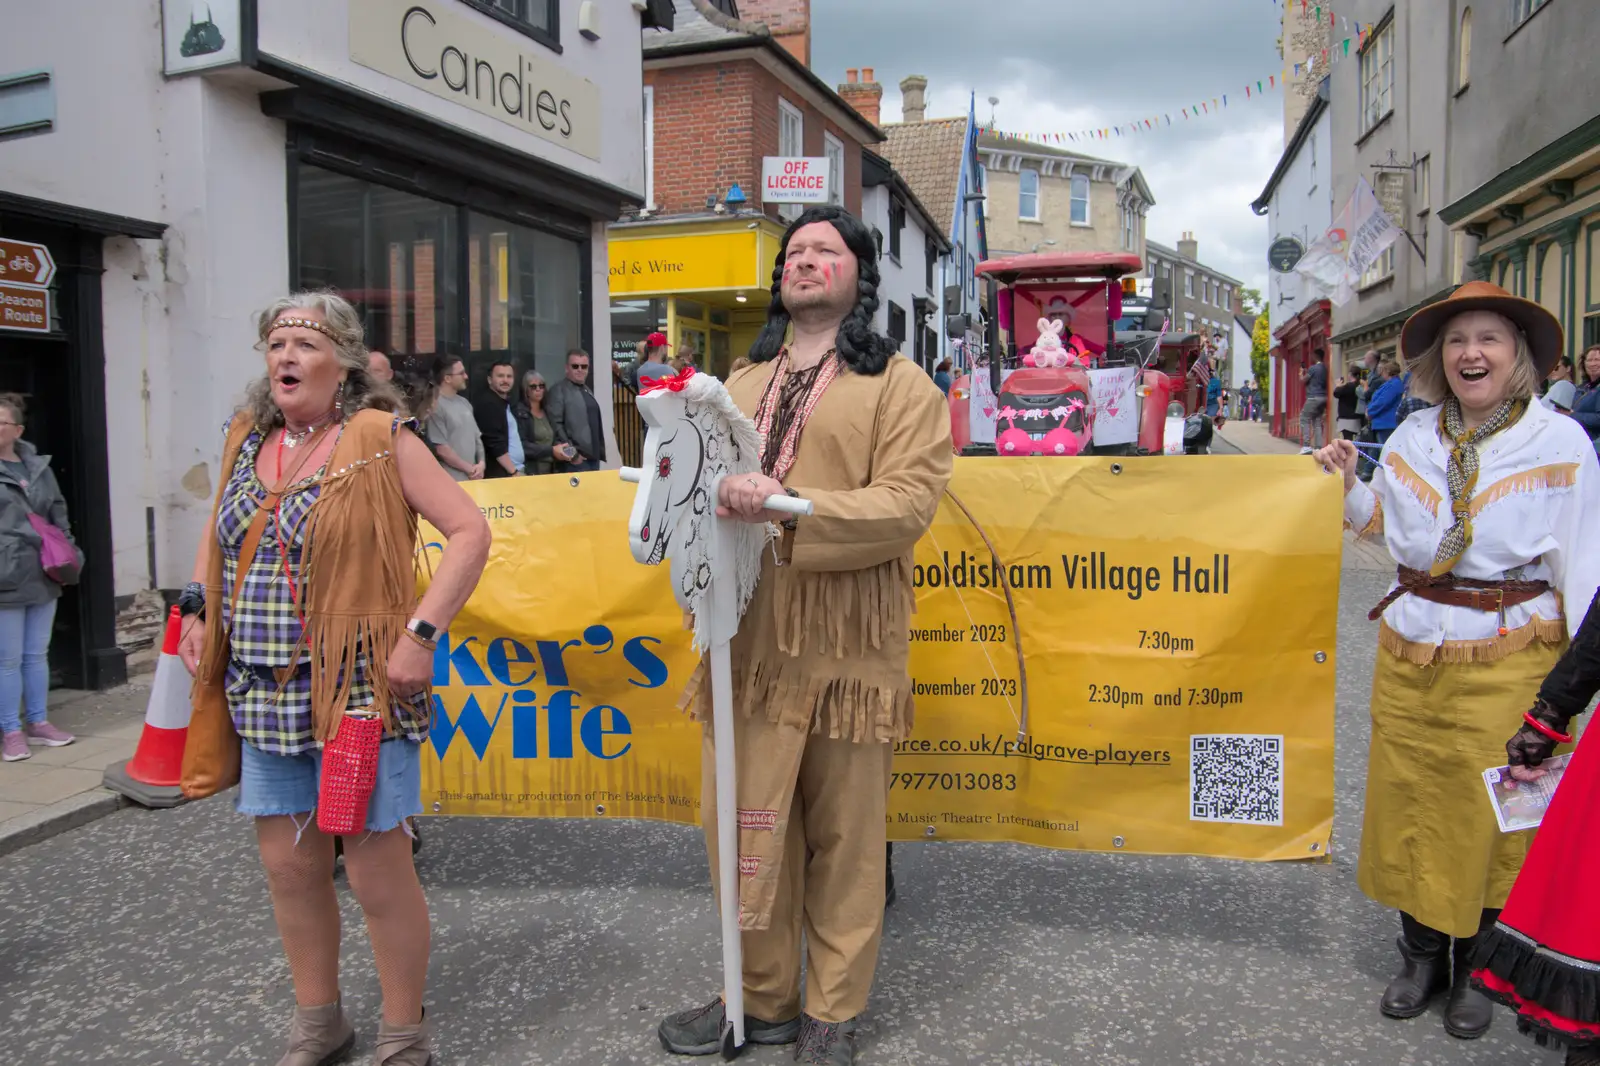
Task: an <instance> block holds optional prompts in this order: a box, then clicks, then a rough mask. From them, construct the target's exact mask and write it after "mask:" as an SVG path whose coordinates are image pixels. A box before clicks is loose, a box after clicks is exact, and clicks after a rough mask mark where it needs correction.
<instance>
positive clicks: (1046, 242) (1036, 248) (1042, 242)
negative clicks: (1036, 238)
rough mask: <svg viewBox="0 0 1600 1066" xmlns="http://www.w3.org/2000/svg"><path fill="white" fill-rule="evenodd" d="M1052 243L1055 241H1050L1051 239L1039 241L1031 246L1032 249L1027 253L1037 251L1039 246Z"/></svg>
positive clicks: (1030, 253)
mask: <svg viewBox="0 0 1600 1066" xmlns="http://www.w3.org/2000/svg"><path fill="white" fill-rule="evenodd" d="M1054 243H1056V242H1055V241H1051V240H1044V241H1040V242H1039V243H1038V244H1036V245H1034V246H1033V251H1030V252H1029V253H1028V254H1029V255H1032V254H1033V252H1037V251H1038V250H1039V249H1040V248H1043V247H1045V246H1047V245H1051V244H1054Z"/></svg>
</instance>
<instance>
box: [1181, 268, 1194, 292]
mask: <svg viewBox="0 0 1600 1066" xmlns="http://www.w3.org/2000/svg"><path fill="white" fill-rule="evenodd" d="M1183 296H1184V299H1187V300H1192V299H1194V271H1192V270H1190V269H1189V268H1188V267H1185V268H1184V270H1183Z"/></svg>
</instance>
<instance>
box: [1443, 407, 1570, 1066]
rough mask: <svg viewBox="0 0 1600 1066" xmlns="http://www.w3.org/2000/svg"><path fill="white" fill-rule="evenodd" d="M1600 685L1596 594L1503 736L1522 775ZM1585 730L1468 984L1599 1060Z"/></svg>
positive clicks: (1548, 751)
mask: <svg viewBox="0 0 1600 1066" xmlns="http://www.w3.org/2000/svg"><path fill="white" fill-rule="evenodd" d="M1557 384H1561V383H1560V382H1558V383H1557ZM1597 692H1600V596H1597V597H1596V598H1595V600H1593V601H1592V602H1591V603H1590V604H1589V610H1588V613H1586V614H1585V615H1584V618H1583V624H1582V625H1581V626H1579V627H1578V633H1577V636H1575V637H1574V638H1573V640H1572V644H1571V646H1570V647H1568V648H1567V652H1566V654H1565V655H1563V656H1562V657H1561V661H1560V662H1558V663H1556V666H1555V669H1553V670H1551V671H1550V673H1549V675H1548V676H1547V677H1546V678H1545V679H1544V683H1543V684H1541V685H1540V686H1539V694H1538V696H1537V698H1536V699H1535V700H1534V701H1533V706H1532V707H1531V708H1529V709H1528V710H1527V711H1525V712H1523V718H1522V726H1521V728H1519V729H1518V730H1517V731H1516V733H1514V734H1513V735H1512V737H1511V739H1510V740H1509V741H1507V742H1506V762H1507V764H1508V765H1509V766H1510V768H1511V776H1512V778H1513V779H1514V781H1515V782H1516V783H1519V784H1520V783H1521V782H1528V781H1536V780H1538V779H1539V778H1541V777H1543V776H1544V775H1545V774H1546V773H1547V772H1548V771H1547V770H1546V768H1545V767H1544V765H1543V764H1544V762H1545V760H1546V759H1549V758H1550V757H1551V756H1552V755H1554V754H1555V753H1556V750H1557V746H1558V745H1566V744H1571V743H1572V736H1571V724H1572V720H1573V719H1574V718H1576V717H1577V716H1578V715H1580V714H1582V713H1584V711H1586V710H1588V709H1589V704H1590V703H1591V702H1593V700H1594V697H1595V694H1596V693H1597ZM1590 732H1592V730H1591V731H1590ZM1588 735H1589V734H1587V733H1586V734H1585V738H1586V739H1585V740H1584V741H1583V742H1582V743H1580V744H1579V745H1578V749H1577V751H1576V752H1574V753H1573V756H1572V759H1571V761H1570V762H1569V763H1568V764H1567V768H1566V771H1565V772H1564V773H1563V774H1562V777H1561V781H1560V783H1559V784H1560V787H1559V788H1557V789H1556V792H1555V796H1554V797H1553V798H1552V799H1551V801H1550V806H1549V809H1548V810H1547V811H1546V812H1545V815H1544V820H1543V822H1542V823H1541V824H1540V826H1539V830H1538V833H1537V835H1536V836H1535V837H1534V840H1533V846H1532V847H1530V848H1529V849H1528V858H1527V861H1526V862H1524V863H1523V865H1522V872H1521V873H1520V874H1518V875H1517V883H1516V885H1515V886H1514V887H1513V888H1512V890H1511V898H1510V899H1508V900H1507V901H1506V906H1505V910H1503V911H1502V912H1501V914H1500V919H1499V921H1497V922H1496V923H1495V924H1494V928H1492V929H1490V930H1489V931H1488V932H1486V933H1485V934H1484V936H1483V938H1482V940H1481V942H1480V943H1479V944H1478V948H1477V951H1476V952H1475V953H1474V955H1473V959H1472V965H1473V966H1474V967H1475V968H1476V969H1475V970H1474V972H1473V975H1472V983H1473V984H1474V985H1475V986H1476V987H1478V988H1479V989H1481V990H1483V991H1484V992H1486V993H1488V994H1489V995H1490V996H1492V997H1493V998H1495V999H1497V1000H1499V1001H1500V1002H1501V1003H1504V1004H1505V1005H1506V1006H1508V1007H1510V1008H1511V1009H1512V1010H1514V1011H1516V1012H1517V1028H1518V1029H1520V1030H1522V1031H1523V1032H1524V1033H1528V1034H1530V1035H1532V1036H1533V1037H1534V1039H1535V1040H1537V1041H1538V1042H1539V1043H1540V1044H1543V1045H1547V1046H1548V1045H1551V1044H1555V1045H1563V1046H1565V1047H1566V1048H1567V1057H1566V1066H1600V932H1597V927H1596V925H1595V922H1594V915H1595V913H1596V910H1597V908H1596V905H1595V904H1594V902H1592V899H1593V897H1592V894H1591V892H1590V887H1591V886H1592V885H1593V884H1594V883H1595V881H1596V880H1597V879H1600V850H1597V847H1596V846H1597V845H1600V833H1597V832H1596V830H1595V824H1594V819H1593V812H1594V810H1595V807H1596V804H1597V803H1600V763H1597V762H1596V759H1600V755H1597V753H1596V746H1597V745H1600V741H1590V740H1588V739H1587V737H1588ZM1523 787H1525V786H1523Z"/></svg>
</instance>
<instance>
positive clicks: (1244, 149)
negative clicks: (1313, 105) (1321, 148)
mask: <svg viewBox="0 0 1600 1066" xmlns="http://www.w3.org/2000/svg"><path fill="white" fill-rule="evenodd" d="M1280 18H1281V13H1280V9H1279V8H1278V6H1277V5H1276V4H1275V3H1274V0H1140V2H1139V3H1129V2H1126V0H1124V2H1119V3H1107V2H1105V0H981V2H978V3H973V2H971V0H811V26H812V54H811V66H812V69H813V70H815V71H816V72H817V74H818V75H819V76H820V77H821V78H823V80H825V81H827V82H829V83H831V84H838V83H840V82H843V81H844V72H845V70H846V69H848V68H850V67H869V66H870V67H873V68H874V69H875V72H876V73H875V75H874V76H875V77H876V79H877V80H878V81H879V82H880V83H882V85H883V86H884V93H883V121H885V122H892V121H899V119H900V88H899V86H900V80H901V79H902V78H904V77H906V76H907V75H910V74H921V75H924V76H925V77H926V78H927V79H928V117H929V118H942V117H948V116H956V115H964V114H966V111H967V101H968V98H969V95H970V94H971V93H973V92H976V93H977V96H978V119H979V121H980V122H987V121H988V120H989V117H990V114H991V111H992V112H993V114H994V116H995V121H996V123H997V124H998V126H999V127H1000V129H1002V130H1008V131H1011V130H1015V131H1029V132H1035V131H1051V132H1054V131H1068V130H1072V131H1076V130H1080V129H1084V128H1088V127H1093V126H1097V125H1101V126H1104V125H1110V124H1112V123H1117V122H1131V121H1133V120H1135V119H1137V118H1143V117H1147V116H1150V115H1154V114H1157V113H1163V112H1168V111H1170V112H1172V116H1173V120H1174V122H1175V123H1177V124H1175V125H1173V126H1172V127H1171V128H1170V129H1168V128H1164V129H1162V130H1161V131H1159V132H1155V133H1145V134H1139V135H1134V136H1131V137H1130V136H1124V137H1121V138H1118V137H1116V136H1115V135H1113V137H1112V139H1111V140H1109V141H1096V142H1093V143H1092V144H1087V145H1083V144H1080V145H1071V144H1069V145H1068V147H1073V148H1076V149H1078V150H1080V151H1084V152H1086V153H1088V154H1091V155H1097V156H1100V157H1101V158H1107V159H1113V160H1116V161H1118V162H1124V163H1132V164H1135V165H1137V166H1138V167H1140V168H1141V169H1142V170H1143V171H1144V176H1145V180H1146V181H1147V182H1148V183H1149V185H1150V190H1151V192H1152V193H1154V194H1155V198H1156V205H1155V206H1154V207H1153V208H1151V209H1150V214H1149V217H1148V220H1147V223H1148V224H1147V229H1146V235H1147V236H1148V237H1149V238H1150V239H1152V240H1156V241H1159V242H1160V243H1162V244H1165V245H1167V246H1169V247H1171V246H1173V245H1175V244H1176V243H1177V240H1178V235H1179V234H1180V233H1182V232H1183V231H1184V230H1193V231H1194V233H1195V238H1196V240H1198V241H1199V242H1200V261H1201V262H1202V263H1205V264H1206V265H1207V266H1210V267H1213V268H1215V269H1217V270H1220V271H1222V272H1223V273H1226V274H1230V275H1232V276H1234V277H1236V278H1240V279H1242V280H1243V281H1244V282H1245V283H1246V284H1247V285H1251V286H1253V287H1255V288H1257V289H1261V290H1263V291H1265V288H1266V276H1267V263H1266V255H1267V251H1266V249H1267V243H1268V240H1269V238H1268V236H1267V226H1266V220H1265V219H1262V218H1257V217H1256V216H1255V214H1254V213H1252V212H1251V210H1250V201H1252V200H1254V199H1255V198H1256V197H1257V196H1258V195H1260V193H1261V190H1262V188H1263V187H1264V186H1265V185H1266V181H1267V178H1268V177H1270V176H1271V174H1272V168H1273V167H1274V166H1275V165H1276V164H1277V161H1278V157H1279V156H1280V155H1281V154H1282V152H1283V94H1282V91H1281V90H1279V91H1278V92H1272V93H1269V94H1268V95H1267V97H1266V98H1265V99H1259V100H1258V99H1251V100H1248V101H1247V100H1246V99H1245V98H1244V86H1245V84H1246V83H1247V82H1249V83H1252V84H1253V83H1254V82H1255V81H1256V80H1257V79H1258V78H1259V79H1262V80H1265V79H1266V77H1267V75H1268V74H1275V73H1277V72H1278V71H1279V70H1280V69H1281V61H1280V59H1279V57H1278V47H1277V41H1278V35H1279V33H1280V24H1279V19H1280ZM1223 93H1227V94H1228V107H1227V109H1226V110H1224V111H1223V112H1222V113H1221V114H1220V115H1218V116H1215V117H1202V118H1199V119H1190V120H1189V121H1187V122H1184V121H1183V120H1182V119H1180V118H1179V117H1178V109H1179V108H1182V107H1184V106H1186V105H1195V104H1199V103H1200V102H1201V101H1202V100H1204V101H1205V102H1206V103H1208V104H1209V103H1210V101H1211V99H1212V98H1213V97H1217V98H1220V97H1221V96H1222V94H1223ZM991 96H994V97H998V98H999V101H1000V102H999V104H998V105H997V106H995V107H993V108H991V107H990V105H989V103H988V98H989V97H991Z"/></svg>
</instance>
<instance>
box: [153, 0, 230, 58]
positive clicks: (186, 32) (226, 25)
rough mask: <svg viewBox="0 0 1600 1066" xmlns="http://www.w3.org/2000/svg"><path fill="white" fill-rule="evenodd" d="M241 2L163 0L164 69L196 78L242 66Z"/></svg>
mask: <svg viewBox="0 0 1600 1066" xmlns="http://www.w3.org/2000/svg"><path fill="white" fill-rule="evenodd" d="M240 38H241V31H240V19H239V0H163V2H162V4H161V45H162V59H163V66H162V69H163V70H164V71H165V72H166V73H167V74H168V75H169V76H170V75H173V74H192V73H194V72H195V71H197V70H215V69H216V68H218V67H231V66H234V65H236V64H237V63H239V61H240V59H241V57H242V53H241V51H240Z"/></svg>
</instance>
